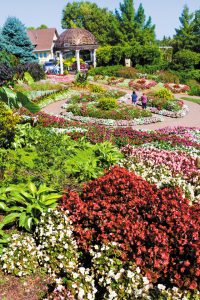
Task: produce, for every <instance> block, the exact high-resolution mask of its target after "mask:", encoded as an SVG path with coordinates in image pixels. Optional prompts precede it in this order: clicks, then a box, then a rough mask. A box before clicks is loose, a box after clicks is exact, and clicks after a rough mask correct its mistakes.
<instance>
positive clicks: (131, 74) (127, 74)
mask: <svg viewBox="0 0 200 300" xmlns="http://www.w3.org/2000/svg"><path fill="white" fill-rule="evenodd" d="M137 74H138V71H137V70H136V69H135V68H132V67H123V68H121V69H119V70H118V71H117V76H119V77H123V78H130V79H136V78H137V77H138V76H137Z"/></svg>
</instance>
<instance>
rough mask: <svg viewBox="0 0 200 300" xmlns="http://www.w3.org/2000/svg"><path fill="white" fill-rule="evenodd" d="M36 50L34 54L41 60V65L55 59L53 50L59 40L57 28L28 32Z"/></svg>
mask: <svg viewBox="0 0 200 300" xmlns="http://www.w3.org/2000/svg"><path fill="white" fill-rule="evenodd" d="M27 34H28V37H29V38H30V40H31V42H32V44H33V46H34V47H35V49H34V51H33V52H34V54H35V55H36V57H37V58H38V60H39V63H41V64H44V63H45V62H47V61H49V60H50V59H54V52H53V48H54V45H55V42H56V41H57V39H58V32H57V30H56V28H46V29H35V30H27Z"/></svg>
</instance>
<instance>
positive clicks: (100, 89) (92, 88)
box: [90, 84, 106, 94]
mask: <svg viewBox="0 0 200 300" xmlns="http://www.w3.org/2000/svg"><path fill="white" fill-rule="evenodd" d="M90 91H91V92H92V93H99V94H101V93H104V92H105V91H106V90H105V89H104V88H103V87H101V86H100V85H97V84H92V85H91V86H90Z"/></svg>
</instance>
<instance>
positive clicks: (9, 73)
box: [0, 63, 15, 86]
mask: <svg viewBox="0 0 200 300" xmlns="http://www.w3.org/2000/svg"><path fill="white" fill-rule="evenodd" d="M14 73H15V72H14V69H13V67H10V66H9V65H8V63H1V64H0V86H2V85H4V84H7V83H8V82H9V81H12V79H13V76H14Z"/></svg>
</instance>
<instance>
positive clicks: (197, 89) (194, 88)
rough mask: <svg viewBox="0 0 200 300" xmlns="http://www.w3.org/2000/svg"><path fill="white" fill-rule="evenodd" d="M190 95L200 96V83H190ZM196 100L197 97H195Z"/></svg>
mask: <svg viewBox="0 0 200 300" xmlns="http://www.w3.org/2000/svg"><path fill="white" fill-rule="evenodd" d="M188 94H189V95H192V96H200V84H198V83H197V84H195V83H193V84H191V85H190V91H189V93H188ZM194 100H195V99H194Z"/></svg>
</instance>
